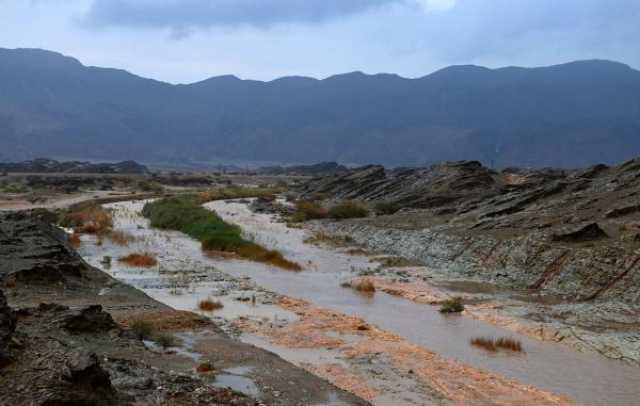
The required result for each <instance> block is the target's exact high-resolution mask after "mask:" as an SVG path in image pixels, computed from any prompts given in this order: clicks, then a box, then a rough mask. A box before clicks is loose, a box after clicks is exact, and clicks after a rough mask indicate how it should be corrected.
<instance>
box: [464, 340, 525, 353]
mask: <svg viewBox="0 0 640 406" xmlns="http://www.w3.org/2000/svg"><path fill="white" fill-rule="evenodd" d="M470 344H471V345H473V346H476V347H481V348H484V349H485V350H487V351H491V352H496V351H498V350H499V349H503V350H508V351H514V352H522V344H520V341H518V340H514V339H512V338H499V339H497V340H494V339H492V338H484V337H476V338H472V339H471V340H470Z"/></svg>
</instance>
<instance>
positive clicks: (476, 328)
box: [80, 201, 640, 405]
mask: <svg viewBox="0 0 640 406" xmlns="http://www.w3.org/2000/svg"><path fill="white" fill-rule="evenodd" d="M143 204H144V203H143V202H121V203H114V204H111V205H108V206H109V207H112V208H116V209H117V212H116V215H115V227H116V228H117V229H118V230H123V231H126V232H129V233H130V234H133V235H135V236H136V237H138V238H137V240H136V242H135V243H133V244H135V246H131V247H128V248H127V247H119V246H116V245H113V244H111V243H110V242H109V241H107V240H105V242H104V243H103V245H102V246H100V247H96V246H94V245H92V244H91V243H90V241H89V243H88V244H83V245H82V247H81V249H80V253H81V255H83V257H84V258H85V259H86V260H87V261H88V262H89V263H90V264H92V265H94V266H97V267H101V265H100V261H101V260H102V257H103V256H104V255H110V256H112V257H113V258H114V261H113V263H112V265H111V268H110V269H109V270H107V272H109V273H110V274H112V275H114V276H115V277H117V278H119V279H121V280H124V281H125V282H127V283H130V284H132V285H134V286H136V287H139V288H141V289H142V290H144V291H145V293H147V294H149V295H150V296H151V297H153V298H154V299H156V300H159V301H161V302H164V303H166V304H168V305H170V306H172V307H174V308H177V309H182V310H191V311H194V310H195V309H196V308H197V302H198V301H199V300H202V299H203V298H206V297H208V296H212V297H213V298H214V299H215V300H220V301H221V302H222V303H223V304H224V308H223V309H221V310H219V311H216V312H213V313H207V315H209V316H212V317H216V316H221V317H225V318H235V317H237V316H239V315H243V316H246V315H249V316H250V317H255V318H260V319H265V318H267V319H270V320H272V319H276V320H278V319H282V320H287V321H290V320H295V319H296V317H297V316H296V315H295V314H293V313H290V312H286V311H284V310H282V309H280V308H279V307H277V306H273V305H269V304H259V305H257V306H252V304H251V302H238V301H236V300H234V298H233V297H232V296H231V295H221V296H220V295H219V294H220V292H221V291H224V289H225V284H228V282H227V281H224V278H223V277H221V276H220V272H218V271H216V269H219V270H222V271H224V272H225V273H227V274H229V275H232V276H235V277H239V278H241V277H247V278H251V279H252V280H253V281H254V282H255V283H256V284H257V285H258V286H261V287H264V288H266V289H267V290H271V291H274V292H277V293H280V294H284V295H287V296H291V297H295V298H300V299H304V300H307V301H309V302H311V303H314V304H315V305H317V306H321V307H325V308H329V309H333V310H336V311H339V312H342V313H345V314H349V315H354V316H358V317H361V318H363V319H365V320H366V321H367V322H368V323H372V324H376V325H378V326H379V327H380V328H382V329H384V330H387V331H389V332H392V333H395V334H398V335H400V336H402V337H404V338H405V339H407V340H409V341H411V342H413V343H415V344H418V345H420V346H422V347H424V348H427V349H429V350H431V351H434V352H436V353H438V354H440V355H442V356H444V357H447V358H450V359H456V360H459V361H461V362H463V363H465V364H468V365H471V366H474V367H479V368H482V369H486V370H490V371H493V372H496V373H499V374H502V375H504V376H507V377H510V378H513V379H515V380H517V381H520V382H522V383H526V384H531V385H535V386H537V387H539V388H541V389H546V390H549V391H552V392H556V393H560V394H565V395H568V396H570V397H572V398H574V399H576V400H579V401H582V402H584V403H586V404H590V405H613V404H619V405H627V404H629V405H630V404H636V402H637V399H638V397H639V396H640V373H639V371H638V369H637V368H635V367H632V366H628V365H625V364H622V363H620V362H616V361H612V360H609V359H606V358H604V357H601V356H599V355H597V354H581V353H578V352H575V351H573V350H571V349H568V348H565V347H563V346H561V345H556V344H552V343H546V342H540V341H537V340H533V339H529V338H527V337H524V336H520V335H518V334H514V333H511V332H508V331H505V330H502V329H500V328H498V327H495V326H493V325H491V324H488V323H485V322H482V321H477V320H473V319H470V318H466V317H460V316H446V317H445V316H443V315H442V314H440V313H439V312H438V309H437V308H436V307H433V306H429V305H420V304H416V303H414V302H411V301H408V300H405V299H402V298H398V297H394V296H390V295H387V294H384V293H381V292H377V293H376V294H375V295H373V296H363V295H358V294H356V293H355V292H354V291H352V290H351V289H345V288H341V287H340V283H341V282H344V281H345V280H350V279H351V278H352V277H353V276H355V271H357V270H360V269H366V268H373V267H374V266H375V264H371V263H370V262H369V258H368V257H364V256H350V255H347V254H344V253H340V252H336V251H335V250H331V249H328V248H322V247H316V246H313V245H309V244H305V243H304V239H305V238H306V237H308V234H307V232H306V231H305V230H302V229H289V228H287V227H286V226H285V225H284V224H282V223H276V222H274V221H273V219H272V217H271V216H270V215H268V214H256V213H252V212H250V211H249V210H248V208H247V207H246V205H243V204H239V203H234V202H222V201H218V202H213V203H209V204H207V207H209V208H211V209H214V210H216V212H217V213H218V214H219V215H220V216H221V217H223V218H225V219H226V220H227V221H230V222H234V223H237V224H239V225H241V227H242V228H243V230H244V231H245V233H246V234H247V236H248V237H249V238H252V239H254V240H255V241H256V242H258V243H260V244H262V245H264V246H267V247H269V248H276V249H279V250H280V251H281V252H282V253H283V254H284V255H285V257H287V258H288V259H291V260H293V261H296V262H298V263H300V264H303V266H304V268H305V270H304V271H303V272H299V273H293V272H286V271H282V270H280V269H276V268H273V267H271V266H268V265H265V264H260V263H253V262H247V261H240V260H222V259H212V258H208V257H206V256H204V255H203V254H202V251H201V250H200V244H199V243H198V242H196V241H193V240H191V239H189V238H187V237H185V236H184V235H182V234H180V233H177V232H166V231H158V230H149V229H147V228H146V226H147V221H146V220H145V219H143V218H141V217H139V216H138V215H137V212H139V211H140V209H141V208H142V206H143ZM86 238H90V237H86V236H83V239H86ZM83 241H84V240H83ZM134 249H135V250H144V251H149V252H153V253H156V254H157V255H158V256H159V261H160V264H161V265H160V267H161V268H160V267H156V268H154V269H148V270H140V269H135V268H134V269H131V268H127V267H125V266H123V265H122V264H120V263H118V262H117V260H115V259H116V258H118V257H119V256H123V255H125V254H126V253H130V252H131V251H132V250H134ZM178 269H179V270H182V271H184V274H185V275H187V276H188V277H189V278H190V280H189V282H187V283H184V285H185V286H182V287H181V288H180V289H181V290H182V294H180V295H176V294H172V293H171V290H172V289H173V288H175V286H174V287H172V286H171V285H172V279H171V278H172V277H171V275H172V273H171V271H172V270H178ZM221 279H222V280H221ZM174 282H175V281H174ZM174 285H175V283H174ZM461 287H463V288H467V289H472V290H477V289H482V290H485V289H488V288H487V287H485V286H461ZM259 293H260V292H258V294H259ZM243 294H247V295H249V297H250V295H252V294H253V292H252V291H250V290H248V291H246V292H243ZM213 295H215V296H213ZM257 300H258V299H257ZM258 301H259V300H258ZM203 314H205V313H203ZM476 336H486V337H502V336H508V337H514V338H517V339H518V340H520V341H521V342H522V345H523V347H524V350H525V351H526V353H525V354H521V355H517V356H513V355H507V354H505V353H497V354H492V353H488V352H486V351H484V350H481V349H477V348H474V347H472V346H470V345H469V340H470V339H471V338H473V337H476ZM242 339H243V340H247V341H249V342H251V341H252V340H253V341H255V344H256V345H258V346H260V347H263V348H267V349H272V348H274V347H273V346H271V348H269V347H270V344H268V343H266V342H259V341H260V339H258V338H255V337H253V338H251V337H247V336H244V337H243V338H242ZM263 341H264V340H263ZM279 351H280V354H281V356H282V357H283V358H285V359H288V360H292V362H294V363H303V362H309V363H327V362H341V361H340V359H338V358H336V356H335V354H330V353H323V352H322V351H320V352H315V351H307V350H305V351H294V350H289V349H282V348H281V349H278V348H276V349H275V350H274V352H276V353H279ZM325 361H326V362H325ZM240 375H241V374H240ZM223 376H225V378H222V382H224V384H225V385H227V384H229V383H230V384H233V385H236V386H237V387H241V386H244V389H238V390H241V391H247V390H253V389H254V388H255V385H253V387H251V384H253V382H252V381H251V380H250V379H249V381H250V383H249V382H248V381H247V379H248V378H246V377H241V376H237V375H234V374H224V375H223ZM234 389H235V388H234ZM255 389H257V388H255ZM409 397H410V396H409ZM383 400H384V399H381V400H380V402H378V401H376V404H383V403H388V404H403V403H404V404H415V403H414V402H402V401H401V399H399V398H398V397H395V398H394V400H393V401H389V402H387V401H383ZM394 402H395V403H394ZM329 404H331V403H329ZM336 404H338V403H336Z"/></svg>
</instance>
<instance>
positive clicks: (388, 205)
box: [373, 202, 402, 216]
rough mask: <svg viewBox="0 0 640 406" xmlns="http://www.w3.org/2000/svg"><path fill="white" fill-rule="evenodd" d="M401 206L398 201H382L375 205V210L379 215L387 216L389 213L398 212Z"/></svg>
mask: <svg viewBox="0 0 640 406" xmlns="http://www.w3.org/2000/svg"><path fill="white" fill-rule="evenodd" d="M401 208H402V206H400V205H399V204H398V203H393V202H380V203H376V205H375V206H373V212H374V213H375V214H376V215H378V216H386V215H389V214H395V213H397V212H398V210H400V209H401Z"/></svg>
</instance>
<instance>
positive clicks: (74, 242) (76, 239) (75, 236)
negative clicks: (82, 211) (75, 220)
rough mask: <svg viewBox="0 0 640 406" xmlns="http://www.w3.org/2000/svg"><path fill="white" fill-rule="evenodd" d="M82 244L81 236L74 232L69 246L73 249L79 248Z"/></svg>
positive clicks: (70, 237)
mask: <svg viewBox="0 0 640 406" xmlns="http://www.w3.org/2000/svg"><path fill="white" fill-rule="evenodd" d="M81 243H82V242H81V241H80V236H79V235H78V233H75V232H74V233H72V234H71V235H69V244H71V246H72V247H73V248H78V247H79V246H80V244H81Z"/></svg>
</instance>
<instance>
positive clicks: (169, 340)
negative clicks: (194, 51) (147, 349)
mask: <svg viewBox="0 0 640 406" xmlns="http://www.w3.org/2000/svg"><path fill="white" fill-rule="evenodd" d="M153 340H154V341H155V342H156V343H158V345H160V346H161V347H162V348H165V349H166V348H169V347H175V346H176V344H177V341H176V339H175V337H174V336H173V335H171V334H166V333H160V334H156V335H155V336H154V338H153Z"/></svg>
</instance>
